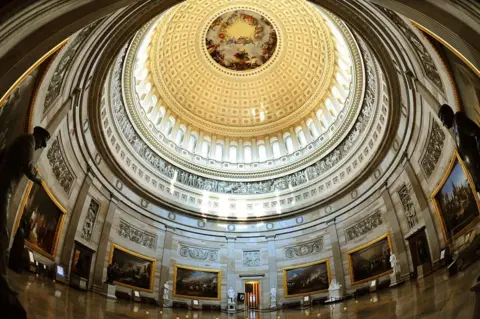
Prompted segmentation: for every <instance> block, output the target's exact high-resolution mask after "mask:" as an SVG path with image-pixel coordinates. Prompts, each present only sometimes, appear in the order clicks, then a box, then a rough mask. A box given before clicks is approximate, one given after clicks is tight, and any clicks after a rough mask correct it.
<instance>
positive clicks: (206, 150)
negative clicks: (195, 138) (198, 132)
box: [201, 136, 210, 157]
mask: <svg viewBox="0 0 480 319" xmlns="http://www.w3.org/2000/svg"><path fill="white" fill-rule="evenodd" d="M209 152H210V138H209V137H208V136H207V137H204V138H203V142H202V151H201V154H202V156H203V157H208V153H209Z"/></svg>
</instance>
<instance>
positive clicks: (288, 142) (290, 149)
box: [283, 133, 295, 154]
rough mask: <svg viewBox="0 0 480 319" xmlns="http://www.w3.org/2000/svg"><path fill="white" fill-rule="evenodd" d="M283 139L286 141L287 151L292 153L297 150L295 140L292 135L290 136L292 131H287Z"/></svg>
mask: <svg viewBox="0 0 480 319" xmlns="http://www.w3.org/2000/svg"><path fill="white" fill-rule="evenodd" d="M283 140H284V141H285V147H286V149H287V153H288V154H291V153H293V152H294V151H295V148H294V147H293V140H292V137H291V136H290V133H285V134H283Z"/></svg>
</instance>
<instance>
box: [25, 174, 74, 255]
mask: <svg viewBox="0 0 480 319" xmlns="http://www.w3.org/2000/svg"><path fill="white" fill-rule="evenodd" d="M65 213H66V211H65V208H63V207H62V206H61V205H60V203H58V201H57V200H56V199H55V197H53V195H52V193H51V192H50V190H49V189H48V188H47V186H46V185H45V184H42V186H40V185H37V184H33V183H30V184H29V186H28V189H27V194H26V195H25V198H24V200H23V204H22V208H21V214H22V217H21V219H22V220H23V222H24V225H26V229H25V244H26V245H27V246H28V247H30V248H32V249H33V250H35V251H37V252H38V253H40V254H42V255H44V256H47V257H49V258H51V259H53V258H54V257H55V254H56V251H57V246H58V237H59V235H60V232H61V229H62V226H63V221H64V218H65ZM17 226H18V225H17Z"/></svg>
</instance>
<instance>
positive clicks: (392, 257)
mask: <svg viewBox="0 0 480 319" xmlns="http://www.w3.org/2000/svg"><path fill="white" fill-rule="evenodd" d="M390 266H391V267H392V269H393V274H394V275H396V274H398V273H399V272H400V265H399V264H398V261H397V257H396V256H395V254H394V253H392V252H390Z"/></svg>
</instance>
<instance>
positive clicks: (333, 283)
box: [328, 279, 342, 290]
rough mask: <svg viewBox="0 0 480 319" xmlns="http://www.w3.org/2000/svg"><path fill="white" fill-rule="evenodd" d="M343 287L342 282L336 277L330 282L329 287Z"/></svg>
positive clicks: (329, 288)
mask: <svg viewBox="0 0 480 319" xmlns="http://www.w3.org/2000/svg"><path fill="white" fill-rule="evenodd" d="M341 287H342V285H340V283H339V282H338V281H337V280H336V279H333V280H332V281H331V282H330V286H329V287H328V290H338V289H340V288H341Z"/></svg>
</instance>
